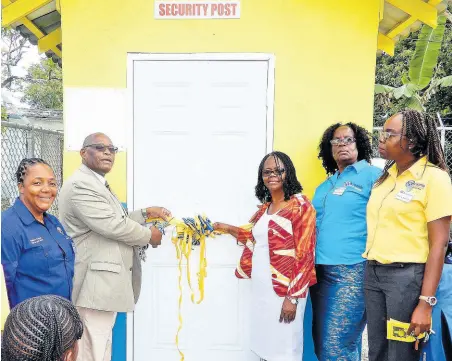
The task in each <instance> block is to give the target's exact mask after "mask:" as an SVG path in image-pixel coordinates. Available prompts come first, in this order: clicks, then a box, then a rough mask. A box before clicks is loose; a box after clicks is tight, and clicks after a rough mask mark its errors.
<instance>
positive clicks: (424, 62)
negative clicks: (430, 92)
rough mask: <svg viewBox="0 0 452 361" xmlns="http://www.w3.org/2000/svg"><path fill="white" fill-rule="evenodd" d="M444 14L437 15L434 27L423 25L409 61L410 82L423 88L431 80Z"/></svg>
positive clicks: (437, 53)
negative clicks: (436, 24) (436, 23)
mask: <svg viewBox="0 0 452 361" xmlns="http://www.w3.org/2000/svg"><path fill="white" fill-rule="evenodd" d="M445 23H446V16H444V15H441V16H439V17H438V26H437V27H436V29H432V28H431V27H429V26H427V25H424V26H423V27H422V30H421V33H420V34H419V38H418V40H417V41H416V50H415V52H414V55H413V58H412V59H411V61H410V68H409V71H408V74H409V78H410V83H412V84H415V85H416V86H417V87H418V88H419V89H424V88H425V87H427V85H428V84H429V83H430V81H431V80H432V76H433V71H434V69H435V67H436V65H437V62H438V55H439V52H440V50H441V43H442V41H443V36H444V29H445Z"/></svg>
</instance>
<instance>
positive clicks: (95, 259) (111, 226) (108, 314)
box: [58, 133, 171, 361]
mask: <svg viewBox="0 0 452 361" xmlns="http://www.w3.org/2000/svg"><path fill="white" fill-rule="evenodd" d="M117 150H118V149H117V148H116V147H115V146H113V144H112V142H111V140H110V138H108V137H107V136H106V135H105V134H103V133H95V134H91V135H89V136H88V137H87V138H86V139H85V141H84V142H83V147H82V150H81V151H80V155H81V157H82V163H83V164H82V165H81V166H80V168H79V169H78V170H77V171H75V173H74V174H73V175H72V176H71V177H70V178H69V179H67V180H66V181H65V182H64V184H63V187H62V188H61V191H60V195H59V201H58V204H59V211H60V220H61V222H62V224H63V225H64V228H65V229H66V231H67V233H68V235H70V237H72V239H73V240H74V242H75V244H76V257H75V275H74V289H73V292H72V300H73V302H74V304H75V306H76V307H77V310H78V311H79V313H80V316H81V318H82V320H83V323H84V332H83V337H82V339H81V340H80V343H79V355H78V358H77V360H78V361H110V360H111V338H112V329H113V325H114V323H115V319H116V313H117V312H130V311H133V309H134V306H135V303H136V302H137V300H138V296H139V293H140V287H141V259H140V255H142V254H143V253H144V249H143V247H145V246H147V245H148V244H151V245H152V246H153V247H157V246H158V245H159V244H160V241H161V239H162V234H161V233H160V231H159V230H158V229H157V228H155V227H151V228H148V227H146V226H144V223H145V217H162V218H167V217H170V216H171V213H170V212H169V211H168V210H166V209H165V208H162V207H150V208H146V209H143V210H138V211H134V212H131V213H130V214H128V213H127V211H126V210H125V209H124V208H123V207H122V205H121V203H120V202H119V200H118V199H117V197H116V196H115V195H114V194H113V192H112V191H111V189H110V187H109V185H108V183H107V181H106V179H105V178H104V177H105V175H106V174H107V173H108V172H110V170H111V169H112V167H113V164H114V161H115V154H116V152H117Z"/></svg>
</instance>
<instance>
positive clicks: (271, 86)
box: [126, 53, 275, 361]
mask: <svg viewBox="0 0 452 361" xmlns="http://www.w3.org/2000/svg"><path fill="white" fill-rule="evenodd" d="M150 60H153V61H194V60H210V61H215V60H218V61H228V60H229V61H266V62H268V74H267V122H266V127H267V133H266V134H267V143H266V144H267V153H268V152H271V151H272V150H273V129H274V113H273V112H274V99H275V56H274V55H273V54H265V53H187V54H160V53H159V54H157V53H152V54H151V53H128V54H127V113H126V114H127V115H126V118H127V119H126V124H127V138H126V141H127V142H126V144H127V145H126V150H127V175H126V179H127V184H126V190H127V207H128V209H131V210H133V209H134V204H133V174H134V173H133V151H134V149H133V144H134V143H133V141H134V139H133V128H134V117H133V99H134V95H133V85H134V84H133V79H134V64H135V62H139V61H150ZM133 328H134V326H133V313H132V312H129V313H128V314H127V333H126V338H127V345H126V346H127V361H133V357H134V355H133V344H134V343H133Z"/></svg>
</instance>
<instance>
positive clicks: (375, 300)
mask: <svg viewBox="0 0 452 361" xmlns="http://www.w3.org/2000/svg"><path fill="white" fill-rule="evenodd" d="M379 151H380V154H381V156H382V157H383V158H385V159H386V160H387V163H386V166H385V168H384V169H383V174H382V176H381V177H380V178H379V179H378V180H377V181H376V183H375V186H374V188H373V190H372V194H371V196H370V199H369V203H368V206H367V229H368V236H367V244H366V251H365V252H364V254H363V257H365V258H367V264H366V271H365V280H364V289H365V300H366V313H367V322H368V332H369V360H370V361H377V360H404V361H418V360H419V357H420V352H421V350H420V347H421V345H420V344H419V342H415V343H414V344H412V343H407V342H400V341H395V340H388V339H387V324H386V321H387V320H389V319H394V320H397V321H400V322H404V323H409V324H410V326H409V328H408V335H411V336H415V337H418V336H419V335H420V334H423V333H424V332H429V331H430V328H431V317H432V308H433V307H434V306H435V304H436V302H437V300H436V297H435V294H436V290H437V287H438V283H439V280H440V277H441V271H442V269H443V265H444V257H445V250H446V245H447V242H448V239H449V224H450V220H451V215H452V185H451V180H450V176H449V173H448V170H447V167H446V163H445V160H444V153H443V150H442V147H441V142H440V139H439V135H438V132H437V125H436V124H435V120H434V119H433V118H431V117H429V116H428V115H425V114H422V113H420V112H417V111H415V110H405V111H403V112H401V113H398V114H395V115H394V116H392V117H390V118H389V119H388V120H387V121H386V122H385V125H384V128H383V130H382V131H381V132H380V138H379Z"/></svg>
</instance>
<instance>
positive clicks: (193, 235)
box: [146, 216, 253, 361]
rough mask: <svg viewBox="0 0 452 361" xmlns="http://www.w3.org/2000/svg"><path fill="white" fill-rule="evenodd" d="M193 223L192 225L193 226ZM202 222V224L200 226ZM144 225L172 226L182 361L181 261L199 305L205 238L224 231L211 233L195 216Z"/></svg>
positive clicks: (203, 219) (207, 224) (202, 219)
mask: <svg viewBox="0 0 452 361" xmlns="http://www.w3.org/2000/svg"><path fill="white" fill-rule="evenodd" d="M193 221H194V224H193ZM201 222H203V223H204V224H201ZM146 223H151V224H153V225H155V226H157V227H159V228H165V227H167V226H169V225H171V226H174V228H175V230H174V231H173V234H172V237H171V241H172V243H173V244H174V247H175V248H176V257H177V261H178V270H179V275H178V288H179V303H178V320H179V325H178V328H177V333H176V347H177V351H178V352H179V355H180V357H181V358H180V361H184V359H185V355H184V353H183V352H182V351H181V350H180V348H179V334H180V331H181V330H182V324H183V319H182V261H183V259H184V258H185V260H186V262H187V263H186V272H187V283H188V286H189V288H190V293H191V297H190V298H191V301H192V302H193V303H196V304H200V303H201V302H202V301H203V300H204V279H205V278H206V277H207V256H206V238H207V237H211V238H213V237H215V235H220V234H224V233H225V232H224V231H213V228H212V225H211V224H210V221H209V220H208V219H207V218H206V217H205V216H197V217H195V218H193V219H190V220H187V221H184V220H180V219H176V218H172V219H171V220H169V221H165V220H163V219H161V218H148V219H147V220H146ZM252 227H253V224H251V223H250V224H246V225H244V226H242V227H241V228H243V229H245V230H251V228H252ZM193 242H196V243H199V247H200V250H199V266H198V272H197V274H196V275H197V277H198V291H199V299H198V300H197V301H196V302H195V292H194V291H193V287H192V283H191V276H190V256H191V251H192V244H193Z"/></svg>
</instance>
